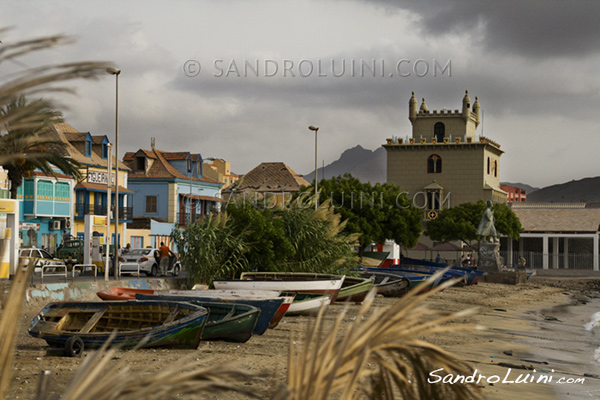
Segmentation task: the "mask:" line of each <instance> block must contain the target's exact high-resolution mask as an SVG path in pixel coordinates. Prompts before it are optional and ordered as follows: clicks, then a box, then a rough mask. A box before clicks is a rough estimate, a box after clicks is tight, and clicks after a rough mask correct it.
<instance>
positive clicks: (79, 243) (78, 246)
mask: <svg viewBox="0 0 600 400" xmlns="http://www.w3.org/2000/svg"><path fill="white" fill-rule="evenodd" d="M56 257H58V258H60V259H62V260H64V261H65V262H68V263H69V264H83V240H81V239H69V240H65V241H63V242H62V243H61V245H60V246H59V247H58V249H56Z"/></svg>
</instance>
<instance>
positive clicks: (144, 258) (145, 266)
mask: <svg viewBox="0 0 600 400" xmlns="http://www.w3.org/2000/svg"><path fill="white" fill-rule="evenodd" d="M169 254H170V255H169V268H168V270H167V274H171V275H173V276H178V275H179V273H180V272H181V263H180V262H179V259H178V258H177V256H176V255H175V254H174V253H173V252H171V251H170V252H169ZM120 261H121V262H122V263H123V265H122V266H121V273H122V274H130V273H134V272H136V273H137V271H138V269H137V265H139V268H140V272H143V273H145V274H146V275H148V276H158V275H160V251H159V250H158V249H152V248H145V249H131V250H129V252H127V253H123V254H122V255H121V258H120ZM131 263H135V264H137V265H136V266H133V265H131ZM127 264H130V265H127Z"/></svg>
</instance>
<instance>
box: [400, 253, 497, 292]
mask: <svg viewBox="0 0 600 400" xmlns="http://www.w3.org/2000/svg"><path fill="white" fill-rule="evenodd" d="M399 266H400V267H405V266H411V267H413V266H421V267H430V268H434V269H436V272H437V271H439V270H440V269H446V268H448V267H450V270H449V271H459V272H461V273H462V274H463V275H464V276H465V280H466V282H465V284H467V285H475V284H477V282H478V281H479V279H480V278H481V277H482V276H483V275H484V274H485V271H483V270H480V269H477V268H467V267H463V266H459V265H450V264H446V263H438V262H435V261H427V260H419V259H416V258H409V257H403V258H402V263H401V264H400V265H399ZM391 267H392V268H394V267H397V265H392V266H391Z"/></svg>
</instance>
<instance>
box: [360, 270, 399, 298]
mask: <svg viewBox="0 0 600 400" xmlns="http://www.w3.org/2000/svg"><path fill="white" fill-rule="evenodd" d="M362 276H363V277H365V278H372V279H373V280H374V283H373V288H374V289H375V290H376V291H377V294H381V295H382V296H385V297H402V296H404V295H405V294H406V293H408V290H409V289H410V280H409V279H408V278H406V277H404V276H401V275H397V274H390V273H385V272H372V271H363V272H362Z"/></svg>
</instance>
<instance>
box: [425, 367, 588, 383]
mask: <svg viewBox="0 0 600 400" xmlns="http://www.w3.org/2000/svg"><path fill="white" fill-rule="evenodd" d="M443 371H444V368H439V369H436V370H435V371H431V372H430V373H429V377H428V378H427V383H430V384H432V383H442V384H450V385H454V384H456V383H459V384H464V383H473V384H480V383H494V384H495V383H506V384H507V383H541V384H551V383H554V384H559V385H564V384H581V385H583V384H584V383H585V378H581V377H578V378H571V377H565V376H561V377H559V378H557V377H555V376H554V375H552V374H551V373H554V370H551V373H549V372H547V371H543V372H542V371H536V370H535V369H534V370H533V371H532V372H531V373H526V374H518V375H517V374H515V373H513V372H512V368H508V370H507V371H506V374H505V375H504V376H500V375H483V374H481V373H480V372H478V370H477V369H476V370H475V371H473V374H471V375H461V374H456V375H455V374H445V375H443V374H442V372H443ZM536 372H541V373H542V374H541V375H537V376H536V375H534V374H535V373H536Z"/></svg>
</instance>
